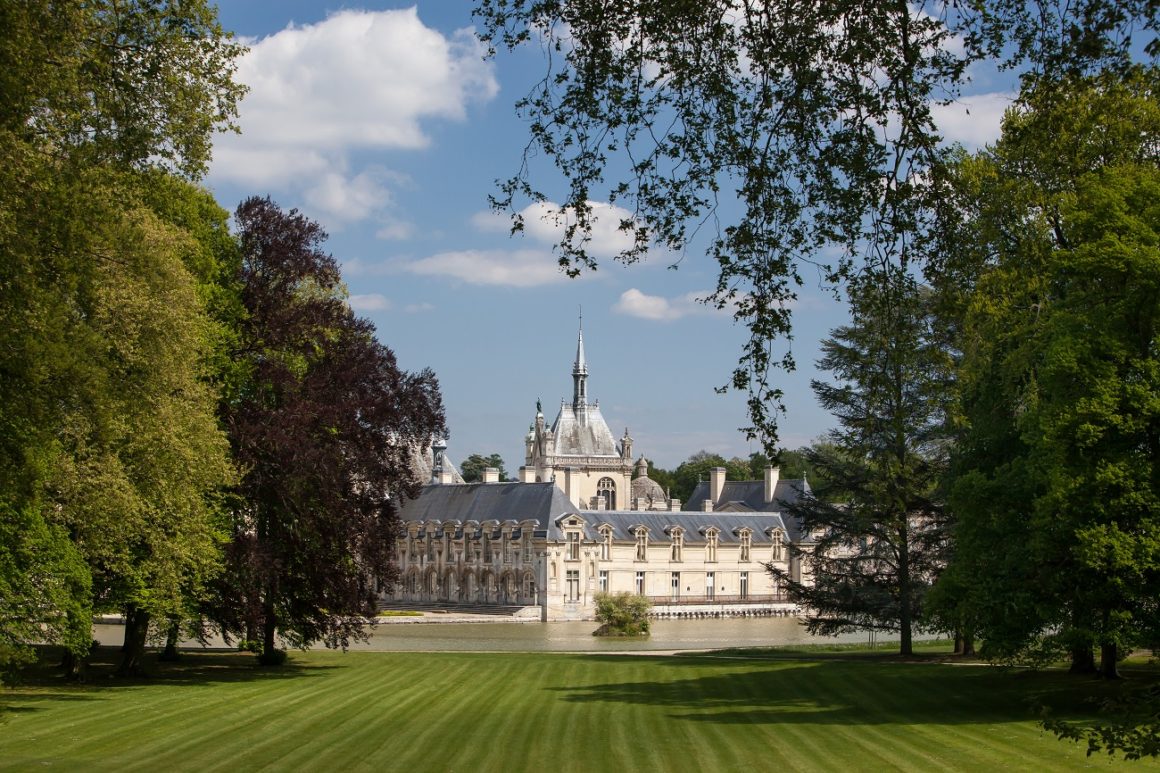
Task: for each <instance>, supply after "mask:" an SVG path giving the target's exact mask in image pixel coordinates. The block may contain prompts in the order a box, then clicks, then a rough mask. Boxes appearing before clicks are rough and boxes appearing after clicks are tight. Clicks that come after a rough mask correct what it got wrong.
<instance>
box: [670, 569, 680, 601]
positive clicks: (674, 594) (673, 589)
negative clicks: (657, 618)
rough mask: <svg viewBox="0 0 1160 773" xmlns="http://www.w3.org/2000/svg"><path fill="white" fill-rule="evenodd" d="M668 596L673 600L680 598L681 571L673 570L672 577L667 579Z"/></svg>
mask: <svg viewBox="0 0 1160 773" xmlns="http://www.w3.org/2000/svg"><path fill="white" fill-rule="evenodd" d="M669 597H670V598H671V599H672V600H673V601H679V600H680V598H681V573H680V572H673V576H672V579H671V580H670V581H669Z"/></svg>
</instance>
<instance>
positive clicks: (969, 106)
mask: <svg viewBox="0 0 1160 773" xmlns="http://www.w3.org/2000/svg"><path fill="white" fill-rule="evenodd" d="M1012 99H1013V96H1012V95H1011V94H1009V93H1006V92H991V93H988V94H974V95H972V96H965V97H960V98H959V99H958V100H957V101H955V102H952V103H951V104H949V105H933V106H931V109H930V112H931V116H932V117H933V118H934V122H935V125H936V126H938V128H939V130H940V131H941V132H942V134H943V137H944V138H945V139H946V140H947V141H948V142H961V143H962V144H963V145H965V146H966V147H967V148H971V149H977V148H981V147H983V146H984V145H986V144H987V143H989V142H994V141H995V140H997V139H999V132H1000V128H1001V127H1000V124H1001V122H1002V120H1003V113H1004V112H1005V111H1006V110H1007V108H1008V107H1010V106H1011V100H1012Z"/></svg>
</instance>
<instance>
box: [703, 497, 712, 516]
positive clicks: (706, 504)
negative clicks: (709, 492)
mask: <svg viewBox="0 0 1160 773" xmlns="http://www.w3.org/2000/svg"><path fill="white" fill-rule="evenodd" d="M701 509H702V510H704V511H705V512H706V513H711V512H713V500H712V499H706V500H705V501H704V502H702V503H701Z"/></svg>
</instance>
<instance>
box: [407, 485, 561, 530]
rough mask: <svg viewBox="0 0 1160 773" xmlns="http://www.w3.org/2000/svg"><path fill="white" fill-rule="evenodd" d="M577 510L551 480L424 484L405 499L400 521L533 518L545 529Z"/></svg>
mask: <svg viewBox="0 0 1160 773" xmlns="http://www.w3.org/2000/svg"><path fill="white" fill-rule="evenodd" d="M574 512H576V506H575V505H573V504H572V503H571V502H570V501H569V500H568V497H566V496H564V492H563V491H561V490H560V488H559V487H558V486H557V485H556V484H554V483H464V484H459V485H442V486H440V485H431V486H424V487H423V489H422V490H421V491H420V492H419V496H418V497H417V498H415V499H412V500H408V501H407V502H406V503H404V505H403V507H402V510H401V511H400V513H399V517H400V518H401V519H402V520H403V521H429V520H435V521H439V522H445V521H459V522H461V523H462V522H465V521H478V522H480V523H482V522H484V521H499V522H503V521H506V520H515V521H525V520H533V521H535V522H536V529H537V530H544V529H548V528H549V527H550V526H551V525H552V524H553V523H554V522H555V520H556V519H557V518H559V517H560V516H561V515H563V514H565V513H574Z"/></svg>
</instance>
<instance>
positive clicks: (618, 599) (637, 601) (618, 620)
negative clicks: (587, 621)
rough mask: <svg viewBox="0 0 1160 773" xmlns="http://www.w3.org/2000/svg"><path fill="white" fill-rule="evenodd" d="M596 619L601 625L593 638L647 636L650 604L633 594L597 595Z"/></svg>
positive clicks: (642, 597) (594, 632) (643, 598)
mask: <svg viewBox="0 0 1160 773" xmlns="http://www.w3.org/2000/svg"><path fill="white" fill-rule="evenodd" d="M595 601H596V619H597V620H599V621H600V622H601V623H603V625H601V626H600V627H599V628H597V629H596V630H595V631H593V632H592V635H593V636H648V635H649V621H648V611H649V609H650V608H651V607H652V604H651V603H650V602H649V600H648V599H646V598H645V597H644V596H637V595H636V594H634V593H625V592H621V593H597V594H596V597H595Z"/></svg>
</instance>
